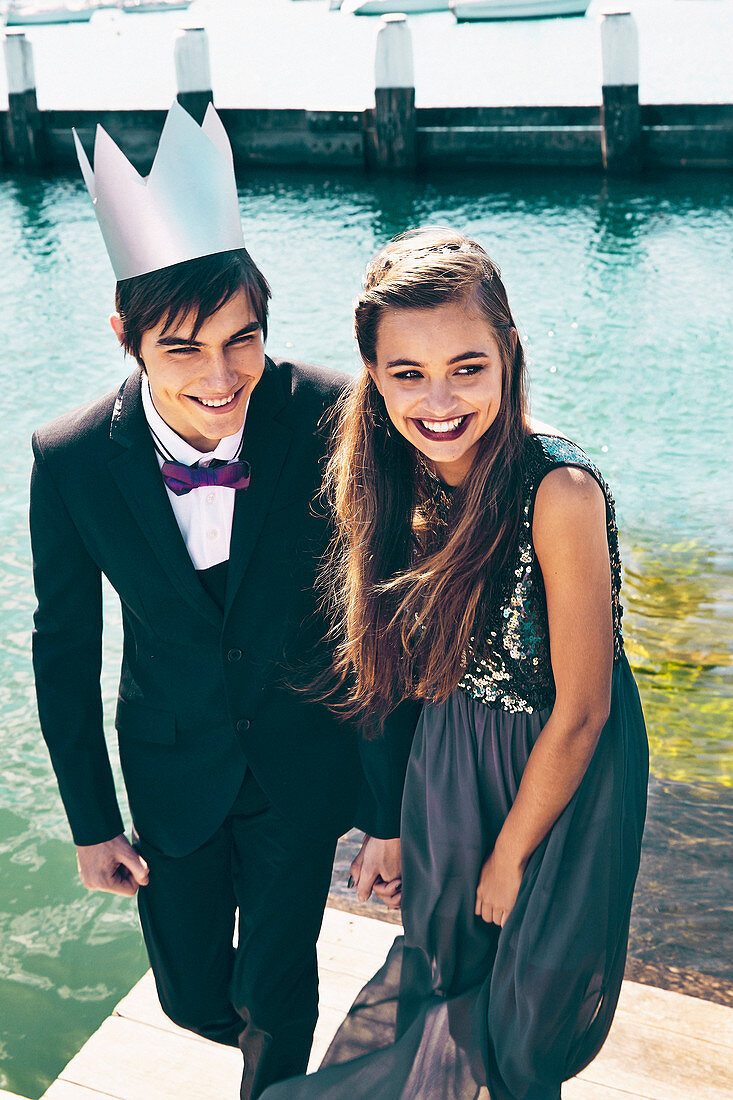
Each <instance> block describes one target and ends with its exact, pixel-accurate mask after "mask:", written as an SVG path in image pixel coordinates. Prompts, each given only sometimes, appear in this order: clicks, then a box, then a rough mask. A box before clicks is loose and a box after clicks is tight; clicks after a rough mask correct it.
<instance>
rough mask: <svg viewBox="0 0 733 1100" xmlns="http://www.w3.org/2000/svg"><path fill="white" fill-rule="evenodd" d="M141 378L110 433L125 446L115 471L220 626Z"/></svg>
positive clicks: (150, 537)
mask: <svg viewBox="0 0 733 1100" xmlns="http://www.w3.org/2000/svg"><path fill="white" fill-rule="evenodd" d="M140 381H141V372H140V371H136V372H135V374H133V375H131V376H130V377H129V378H128V379H127V381H126V382H125V384H124V386H123V387H122V389H121V390H120V393H119V394H118V397H117V402H116V404H115V409H114V412H113V414H112V425H111V429H110V437H111V439H112V440H113V441H114V442H116V443H119V444H120V445H121V446H122V450H121V451H120V452H119V453H118V454H116V455H115V456H114V457H113V458H112V459H110V462H109V469H110V473H111V475H112V477H113V478H114V480H115V481H116V483H117V486H118V488H119V490H120V492H121V493H122V495H123V497H124V498H125V501H126V502H127V505H128V507H129V508H130V511H131V512H132V514H133V516H134V517H135V519H136V520H137V522H138V524H139V526H140V529H141V531H142V533H143V535H144V536H145V538H146V539H147V541H148V542H149V544H150V546H151V547H152V549H153V551H154V553H155V555H156V557H157V558H158V560H159V562H160V564H161V565H162V567H163V569H164V570H165V571H166V573H168V575H169V576H170V578H171V580H172V581H173V583H174V584H175V586H176V588H177V589H178V590H179V591H180V592H181V594H182V595H183V596H184V598H185V599H186V600H188V602H189V603H190V604H191V605H192V606H193V607H194V609H195V610H196V611H198V612H200V613H201V614H202V615H204V616H205V617H206V618H207V619H209V620H210V621H211V622H212V623H214V624H215V625H219V626H220V625H221V622H222V613H221V611H220V609H219V608H218V607H217V605H216V603H215V602H214V600H213V599H212V598H211V597H210V596H209V595H208V593H207V592H206V591H205V589H204V588H203V586H202V584H201V582H200V581H199V579H198V577H197V576H196V570H195V569H194V567H193V563H192V561H191V559H190V557H189V555H188V550H187V549H186V544H185V543H184V541H183V537H182V536H181V532H180V530H179V527H178V524H177V523H176V517H175V516H174V514H173V509H172V508H171V505H170V501H169V499H168V494H167V493H166V491H165V486H164V484H163V479H162V477H161V474H160V468H159V466H158V461H157V459H156V457H155V450H154V448H153V444H152V440H151V438H150V431H149V430H148V426H147V421H146V419H145V414H144V412H143V408H142V400H141V397H140ZM253 396H254V395H253Z"/></svg>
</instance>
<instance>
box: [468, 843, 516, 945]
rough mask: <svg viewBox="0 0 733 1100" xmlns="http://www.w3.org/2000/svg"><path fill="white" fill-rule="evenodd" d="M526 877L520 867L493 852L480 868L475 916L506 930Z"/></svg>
mask: <svg viewBox="0 0 733 1100" xmlns="http://www.w3.org/2000/svg"><path fill="white" fill-rule="evenodd" d="M523 873H524V866H523V865H522V864H521V863H518V862H517V861H516V860H515V859H511V858H509V857H506V856H502V854H501V852H499V851H497V849H496V848H494V851H493V852H492V853H491V855H490V856H489V858H488V859H487V860H486V863H484V865H483V867H482V868H481V874H480V876H479V880H478V887H477V889H476V908H475V913H476V916H477V917H481V919H482V920H485V921H486V923H487V924H498V925H500V926H501V927H502V928H503V927H504V924H505V923H506V919H507V917H508V916H509V914H510V913H511V911H512V909H513V908H514V903H515V901H516V900H517V894H518V893H519V887H520V885H521V883H522V875H523Z"/></svg>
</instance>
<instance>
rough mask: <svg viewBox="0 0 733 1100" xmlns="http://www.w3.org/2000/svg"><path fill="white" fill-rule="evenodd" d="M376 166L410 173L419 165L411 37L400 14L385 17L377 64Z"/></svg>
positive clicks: (375, 94) (404, 18)
mask: <svg viewBox="0 0 733 1100" xmlns="http://www.w3.org/2000/svg"><path fill="white" fill-rule="evenodd" d="M374 75H375V90H374V97H375V101H376V114H375V129H376V166H377V167H378V168H380V169H382V170H383V171H388V172H402V173H409V172H413V171H414V170H415V167H416V164H417V123H416V113H415V75H414V69H413V62H412V36H411V34H410V28H409V27H408V25H407V19H406V17H405V16H404V15H401V14H396V13H395V14H391V15H384V16H382V26H381V27H380V28H379V33H378V35H377V52H376V58H375V64H374Z"/></svg>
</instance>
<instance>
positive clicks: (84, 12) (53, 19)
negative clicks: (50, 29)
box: [5, 3, 97, 27]
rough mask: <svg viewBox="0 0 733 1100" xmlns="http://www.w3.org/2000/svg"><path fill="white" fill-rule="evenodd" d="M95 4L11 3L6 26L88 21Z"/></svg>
mask: <svg viewBox="0 0 733 1100" xmlns="http://www.w3.org/2000/svg"><path fill="white" fill-rule="evenodd" d="M96 10H97V5H96V4H86V3H84V4H54V5H52V6H50V7H49V6H47V7H44V6H43V5H40V4H11V5H10V7H9V8H8V11H7V15H6V17H5V25H6V27H38V26H43V25H44V24H49V23H88V22H89V20H90V19H91V18H92V15H93V14H94V12H95V11H96Z"/></svg>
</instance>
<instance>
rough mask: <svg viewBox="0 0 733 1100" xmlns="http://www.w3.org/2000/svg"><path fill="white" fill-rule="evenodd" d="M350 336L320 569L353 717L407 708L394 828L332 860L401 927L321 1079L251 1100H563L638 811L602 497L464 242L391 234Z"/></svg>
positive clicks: (643, 756) (582, 1042)
mask: <svg viewBox="0 0 733 1100" xmlns="http://www.w3.org/2000/svg"><path fill="white" fill-rule="evenodd" d="M356 335H357V340H358V344H359V349H360V352H361V356H362V359H363V360H364V372H363V374H362V376H361V377H360V379H359V380H358V382H357V383H356V385H355V387H354V388H353V389H352V390H351V392H350V394H349V396H348V398H347V400H346V402H345V404H344V405H343V408H342V413H341V419H340V423H339V427H338V434H337V443H336V449H335V452H334V454H333V457H332V459H331V463H330V468H329V474H328V484H329V485H330V488H331V490H332V494H333V500H334V505H335V511H336V517H337V520H338V527H339V534H338V540H337V543H336V544H335V547H334V551H333V555H332V558H331V561H330V565H329V569H328V575H327V581H328V584H329V586H330V589H329V590H330V601H331V607H332V611H333V614H334V621H335V629H336V631H337V633H338V638H339V643H340V645H339V649H338V658H337V672H338V675H339V678H340V679H341V681H342V682H345V683H349V685H350V688H351V699H352V701H353V708H354V709H358V710H359V711H361V712H363V713H365V714H368V715H370V716H376V717H377V718H381V719H384V718H385V717H386V716H387V715H388V714H389V713H390V712H391V711H392V710H393V709H394V708H395V707H396V706H397V705H398V704H399V703H400V702H401V700H403V699H405V698H408V697H411V698H416V699H419V700H421V701H422V702H423V708H422V712H421V715H420V719H419V722H418V726H417V730H416V733H415V737H414V740H413V743H412V749H411V753H410V756H409V763H408V764H407V773H406V777H405V781H404V795H403V797H402V817H401V829H400V838H399V839H398V838H397V837H396V836H394V835H393V836H392V838H391V839H390V838H389V837H388V838H387V839H384V840H378V839H376V838H366V839H365V843H364V846H363V847H362V851H361V853H360V855H359V857H358V858H357V859H356V860H355V862H354V865H353V873H354V878H355V879H356V881H357V889H358V892H359V896H360V897H367V896H369V893H370V892H371V888H372V886H373V885H374V888H375V890H376V892H378V893H379V894H380V895H381V896H382V898H383V899H384V900H385V901H386V902H387V904H389V905H390V906H393V907H394V906H396V905H397V904H399V903H400V901H401V905H402V915H403V923H404V930H405V932H404V937H403V938H402V937H401V938H399V939H398V940H397V941H396V942H395V946H394V947H393V949H392V951H391V952H390V955H389V957H388V959H387V962H386V963H385V966H384V967H383V968H382V970H381V971H380V972H379V974H378V975H376V977H375V978H374V979H373V980H372V981H371V982H370V983H369V984H368V985H367V986H366V987H365V989H364V990H363V991H362V993H361V994H360V996H359V997H358V998H357V1001H356V1003H355V1004H354V1006H353V1008H352V1009H351V1011H350V1013H349V1016H348V1017H347V1019H346V1021H345V1023H344V1024H343V1026H342V1027H341V1029H340V1031H339V1032H338V1034H337V1036H336V1038H335V1040H334V1042H333V1044H332V1046H331V1049H330V1050H329V1053H328V1055H327V1057H326V1060H325V1063H324V1067H322V1068H321V1069H320V1070H319V1071H318V1072H317V1073H316V1074H315V1075H313V1076H311V1077H309V1078H300V1079H294V1080H291V1081H288V1082H286V1083H284V1084H283V1085H281V1086H275V1087H274V1088H273V1089H272V1090H269V1091H268V1092H267V1093H266V1094H265V1095H266V1097H267V1100H276V1098H280V1097H282V1098H285V1097H287V1100H301V1098H306V1097H319V1098H323V1097H327V1098H337V1097H338V1098H348V1100H357V1098H362V1097H363V1098H366V1097H369V1098H374V1100H408V1098H409V1100H418V1098H419V1100H472V1098H478V1097H481V1098H486V1097H490V1098H491V1100H558V1098H559V1097H560V1086H561V1083H562V1082H563V1081H564V1080H567V1079H568V1078H570V1077H572V1076H574V1075H575V1074H576V1073H578V1072H579V1070H581V1069H582V1068H583V1067H584V1066H585V1065H587V1063H588V1062H589V1061H591V1059H592V1058H593V1057H594V1056H595V1055H596V1054H597V1052H598V1050H599V1049H600V1047H601V1045H602V1043H603V1041H604V1039H605V1037H606V1035H607V1033H608V1030H609V1028H610V1025H611V1021H612V1018H613V1014H614V1010H615V1007H616V1002H617V999H618V995H619V990H620V987H621V980H622V977H623V970H624V960H625V954H626V942H627V936H628V925H629V913H630V908H631V898H632V892H633V887H634V882H635V879H636V873H637V870H638V865H639V856H640V845H641V834H642V829H643V822H644V814H645V808H646V784H647V774H648V754H647V744H646V734H645V729H644V720H643V717H642V713H641V707H640V704H639V697H638V693H637V690H636V685H635V683H634V680H633V678H632V675H631V672H630V669H629V666H628V663H627V661H626V657H625V655H624V650H623V641H622V634H621V605H620V602H619V588H620V581H621V569H620V561H619V554H618V537H617V530H616V523H615V518H614V504H613V498H612V496H611V493H610V490H609V489H608V487H607V486H606V484H605V482H604V480H603V478H602V476H601V474H600V472H599V471H598V470H597V469H596V467H595V466H594V465H593V463H592V462H591V461H590V459H589V458H588V457H587V456H586V455H585V454H584V452H583V451H582V450H581V449H580V448H579V447H578V446H576V445H575V444H574V443H571V442H570V441H569V440H567V439H565V438H563V437H561V436H559V435H557V434H554V433H552V432H545V431H539V430H533V428H532V426H531V425H530V424H529V422H528V419H527V412H526V404H525V364H524V354H523V351H522V346H521V343H520V340H519V337H518V334H517V330H516V327H515V325H514V321H513V319H512V315H511V312H510V310H509V305H508V302H507V297H506V292H505V290H504V287H503V285H502V282H501V279H500V275H499V271H498V269H497V268H496V266H495V265H494V264H493V263H492V262H491V260H490V259H489V257H488V256H487V255H486V253H485V252H484V251H483V249H482V248H481V247H480V246H479V245H478V244H476V243H475V242H474V241H471V240H469V239H467V238H466V237H464V236H462V235H461V234H458V233H454V232H451V231H449V230H442V229H425V230H418V231H414V232H411V233H407V234H405V235H404V236H402V237H399V238H397V239H396V240H394V241H392V242H390V243H389V244H388V245H387V247H386V248H385V249H384V250H383V251H382V252H381V253H380V254H379V255H378V256H377V257H376V258H375V259H374V260H373V261H372V262H371V263H370V265H369V267H368V269H367V274H366V281H365V289H364V292H363V294H362V295H361V297H360V299H359V301H358V303H357V305H356ZM398 758H399V751H396V750H395V747H394V745H392V744H391V743H390V740H389V738H381V739H380V738H379V737H377V738H376V739H375V740H374V741H372V742H371V744H370V746H369V752H368V753H367V754H366V755H365V759H366V760H367V762H370V763H369V768H370V771H371V773H372V774H371V775H370V781H371V785H372V787H373V788H374V790H375V791H382V792H387V791H390V790H395V789H397V790H398V791H399V790H400V788H401V786H402V784H401V779H402V776H401V775H399V776H398V777H397V780H396V779H395V776H394V775H392V776H390V775H388V774H387V770H388V768H389V766H390V762H391V761H395V760H397V759H398ZM383 797H385V798H386V797H387V796H386V795H383ZM390 812H391V808H390V807H389V806H386V807H385V817H386V818H388V817H389V814H390ZM400 864H401V866H400Z"/></svg>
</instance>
